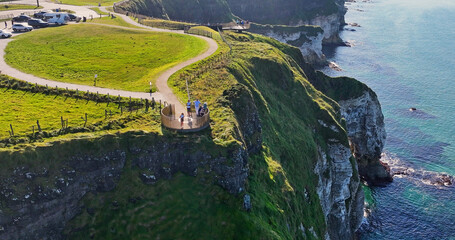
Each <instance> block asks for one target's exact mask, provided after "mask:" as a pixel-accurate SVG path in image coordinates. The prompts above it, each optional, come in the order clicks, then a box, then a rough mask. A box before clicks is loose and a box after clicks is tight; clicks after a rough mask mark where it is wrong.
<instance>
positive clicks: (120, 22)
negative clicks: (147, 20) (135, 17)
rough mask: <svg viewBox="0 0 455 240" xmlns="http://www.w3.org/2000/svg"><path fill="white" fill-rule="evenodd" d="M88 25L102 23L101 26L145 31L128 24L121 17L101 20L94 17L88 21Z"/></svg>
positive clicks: (102, 18)
mask: <svg viewBox="0 0 455 240" xmlns="http://www.w3.org/2000/svg"><path fill="white" fill-rule="evenodd" d="M87 23H100V24H109V25H114V26H120V27H129V28H137V29H143V28H142V27H139V26H136V25H133V24H130V23H127V22H126V21H125V20H123V18H121V17H116V18H111V17H101V18H100V17H99V16H94V17H93V19H87Z"/></svg>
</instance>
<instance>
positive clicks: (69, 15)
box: [68, 13, 81, 22]
mask: <svg viewBox="0 0 455 240" xmlns="http://www.w3.org/2000/svg"><path fill="white" fill-rule="evenodd" d="M68 17H70V21H76V22H79V21H80V20H81V17H78V16H76V15H74V14H72V13H68Z"/></svg>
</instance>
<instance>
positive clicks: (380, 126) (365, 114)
mask: <svg viewBox="0 0 455 240" xmlns="http://www.w3.org/2000/svg"><path fill="white" fill-rule="evenodd" d="M338 103H339V104H340V110H341V114H342V115H343V117H344V118H345V119H346V125H347V132H348V136H349V139H350V143H351V148H352V151H353V154H354V156H355V158H356V159H357V161H358V163H359V173H360V175H361V176H362V177H363V178H365V179H366V180H367V181H369V182H371V183H373V184H381V183H383V182H390V181H392V177H391V175H390V173H389V172H388V171H387V168H386V167H385V166H384V165H383V164H382V163H381V162H380V160H379V159H380V158H381V153H382V149H383V147H384V144H385V139H386V132H385V128H384V116H383V114H382V111H381V105H380V103H379V101H378V99H377V96H376V94H375V93H374V92H373V91H371V90H370V89H368V90H366V91H364V92H363V94H362V95H361V96H360V97H357V98H352V99H348V100H342V101H339V102H338Z"/></svg>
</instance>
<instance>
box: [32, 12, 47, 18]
mask: <svg viewBox="0 0 455 240" xmlns="http://www.w3.org/2000/svg"><path fill="white" fill-rule="evenodd" d="M48 12H49V11H41V12H37V13H35V14H33V17H34V18H39V19H43V18H44V14H46V13H48Z"/></svg>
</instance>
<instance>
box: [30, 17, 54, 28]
mask: <svg viewBox="0 0 455 240" xmlns="http://www.w3.org/2000/svg"><path fill="white" fill-rule="evenodd" d="M27 23H28V25H30V26H32V27H33V28H43V27H48V26H49V23H47V22H45V21H43V20H41V19H36V18H32V19H30V20H28V22H27Z"/></svg>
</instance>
